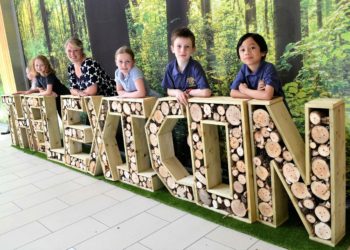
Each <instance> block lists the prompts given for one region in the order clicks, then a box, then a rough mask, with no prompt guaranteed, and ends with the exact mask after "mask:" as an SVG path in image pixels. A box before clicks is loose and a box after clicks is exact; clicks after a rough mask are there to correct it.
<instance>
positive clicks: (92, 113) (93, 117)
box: [85, 97, 98, 131]
mask: <svg viewBox="0 0 350 250" xmlns="http://www.w3.org/2000/svg"><path fill="white" fill-rule="evenodd" d="M85 102H86V107H87V115H88V117H89V120H90V125H91V129H92V131H94V130H95V129H96V126H97V121H98V117H97V114H96V110H95V107H94V102H93V100H92V98H91V97H85Z"/></svg>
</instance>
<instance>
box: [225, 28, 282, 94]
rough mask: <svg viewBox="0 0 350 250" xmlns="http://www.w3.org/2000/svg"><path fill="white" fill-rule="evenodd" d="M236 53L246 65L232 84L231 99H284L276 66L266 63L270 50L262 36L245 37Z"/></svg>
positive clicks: (239, 42) (240, 40)
mask: <svg viewBox="0 0 350 250" xmlns="http://www.w3.org/2000/svg"><path fill="white" fill-rule="evenodd" d="M236 51H237V56H238V58H239V59H240V60H241V62H242V63H244V64H243V66H242V67H241V69H240V70H239V72H238V75H237V76H236V79H235V80H234V81H233V82H232V83H231V87H230V88H231V93H230V96H231V97H235V98H248V99H251V98H254V99H260V100H271V99H272V98H273V97H274V96H282V97H283V98H284V93H283V89H282V85H281V82H280V80H279V79H278V76H277V71H276V69H275V67H274V65H273V64H271V63H269V62H266V61H265V57H266V54H267V51H268V49H267V44H266V42H265V39H264V38H263V37H262V36H260V35H259V34H256V33H247V34H245V35H243V36H242V37H241V38H240V39H239V41H238V44H237V47H236Z"/></svg>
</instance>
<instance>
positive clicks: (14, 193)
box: [0, 184, 40, 205]
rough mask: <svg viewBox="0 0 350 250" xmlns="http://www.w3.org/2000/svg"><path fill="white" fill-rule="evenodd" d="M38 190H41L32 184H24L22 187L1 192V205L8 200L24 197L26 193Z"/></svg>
mask: <svg viewBox="0 0 350 250" xmlns="http://www.w3.org/2000/svg"><path fill="white" fill-rule="evenodd" d="M38 191H40V189H39V188H37V187H35V186H33V185H31V184H30V185H24V186H22V187H19V188H16V189H13V190H11V191H8V192H6V193H0V194H1V195H0V205H1V204H4V203H7V202H11V201H14V200H17V199H19V198H21V197H24V196H26V195H29V194H32V193H35V192H38Z"/></svg>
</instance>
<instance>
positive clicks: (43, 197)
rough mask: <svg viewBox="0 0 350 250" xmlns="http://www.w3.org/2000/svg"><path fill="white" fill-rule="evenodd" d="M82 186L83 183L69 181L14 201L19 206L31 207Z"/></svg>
mask: <svg viewBox="0 0 350 250" xmlns="http://www.w3.org/2000/svg"><path fill="white" fill-rule="evenodd" d="M79 188H81V185H79V184H77V183H75V182H72V181H69V182H66V183H62V184H59V185H56V186H54V187H51V188H48V189H45V190H41V191H39V192H36V193H34V194H31V195H27V196H25V197H22V198H20V199H18V200H15V201H13V202H14V203H15V204H17V205H18V206H19V207H21V208H23V209H25V208H29V207H32V206H34V205H37V204H40V203H42V202H45V201H48V200H51V199H53V198H56V197H58V196H60V195H63V194H66V193H70V192H72V191H74V190H77V189H79Z"/></svg>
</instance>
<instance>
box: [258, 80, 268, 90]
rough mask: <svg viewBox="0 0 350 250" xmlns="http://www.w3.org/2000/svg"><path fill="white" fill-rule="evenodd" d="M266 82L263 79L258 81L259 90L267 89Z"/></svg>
mask: <svg viewBox="0 0 350 250" xmlns="http://www.w3.org/2000/svg"><path fill="white" fill-rule="evenodd" d="M265 86H266V84H265V82H264V81H263V80H259V83H258V90H265Z"/></svg>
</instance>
